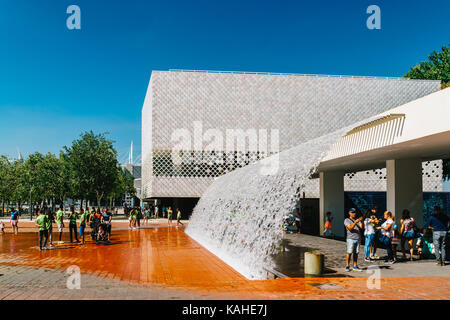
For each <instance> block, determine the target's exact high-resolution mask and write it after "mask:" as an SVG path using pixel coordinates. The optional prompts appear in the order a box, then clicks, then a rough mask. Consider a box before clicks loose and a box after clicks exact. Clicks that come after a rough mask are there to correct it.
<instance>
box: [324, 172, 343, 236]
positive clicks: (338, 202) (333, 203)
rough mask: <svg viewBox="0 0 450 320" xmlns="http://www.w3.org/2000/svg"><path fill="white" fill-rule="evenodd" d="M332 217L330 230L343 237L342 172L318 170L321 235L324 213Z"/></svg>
mask: <svg viewBox="0 0 450 320" xmlns="http://www.w3.org/2000/svg"><path fill="white" fill-rule="evenodd" d="M328 211H330V212H331V216H332V218H333V221H332V229H331V230H332V232H333V233H334V234H335V235H336V236H339V237H344V235H345V234H344V231H345V229H344V217H345V212H344V172H342V171H329V172H320V234H321V235H323V231H324V228H323V227H324V223H325V216H326V213H327V212H328Z"/></svg>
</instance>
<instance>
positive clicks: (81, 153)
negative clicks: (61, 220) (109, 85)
mask: <svg viewBox="0 0 450 320" xmlns="http://www.w3.org/2000/svg"><path fill="white" fill-rule="evenodd" d="M133 184H134V178H133V177H132V176H131V174H130V173H129V172H128V171H127V170H125V169H123V168H122V167H121V166H120V164H119V163H118V161H117V152H116V150H115V148H114V146H113V141H112V140H109V139H107V138H106V134H95V133H93V132H92V131H90V132H85V133H83V134H81V136H80V138H79V139H77V140H75V141H73V143H72V145H71V147H64V148H63V151H61V152H60V153H59V157H58V156H56V155H54V154H52V153H47V154H45V155H43V154H41V153H39V152H35V153H33V154H30V155H29V156H28V157H27V159H26V160H25V161H22V160H15V161H10V160H8V158H7V157H6V156H0V200H1V201H3V202H6V203H8V202H14V203H18V204H19V205H20V204H21V203H24V202H29V199H30V192H31V194H32V200H33V202H41V203H42V202H44V201H49V200H51V201H52V203H53V204H55V203H56V202H59V203H64V202H65V200H66V199H68V198H71V199H80V200H94V199H96V200H97V204H98V205H100V202H101V200H102V199H109V200H110V203H112V201H113V200H114V199H118V198H122V197H123V196H124V195H125V194H130V195H134V194H135V192H136V190H135V189H134V185H133Z"/></svg>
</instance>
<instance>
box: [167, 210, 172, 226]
mask: <svg viewBox="0 0 450 320" xmlns="http://www.w3.org/2000/svg"><path fill="white" fill-rule="evenodd" d="M167 221H168V223H169V226H171V225H172V208H171V207H169V209H168V210H167Z"/></svg>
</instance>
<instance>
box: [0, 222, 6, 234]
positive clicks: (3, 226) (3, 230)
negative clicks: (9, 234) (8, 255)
mask: <svg viewBox="0 0 450 320" xmlns="http://www.w3.org/2000/svg"><path fill="white" fill-rule="evenodd" d="M0 231H1V232H2V234H5V224H4V223H3V221H0Z"/></svg>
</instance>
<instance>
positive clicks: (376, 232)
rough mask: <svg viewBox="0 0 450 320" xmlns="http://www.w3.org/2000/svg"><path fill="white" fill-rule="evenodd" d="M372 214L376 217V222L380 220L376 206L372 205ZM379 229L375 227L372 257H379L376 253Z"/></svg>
mask: <svg viewBox="0 0 450 320" xmlns="http://www.w3.org/2000/svg"><path fill="white" fill-rule="evenodd" d="M371 211H372V216H374V217H375V218H376V219H377V224H378V223H380V222H381V219H380V218H379V217H378V206H377V205H374V206H373V207H372V210H371ZM380 233H381V232H380V230H378V229H377V228H375V239H374V240H373V245H372V259H380V257H379V256H377V255H376V252H377V244H378V242H377V241H378V239H379V238H380Z"/></svg>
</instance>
